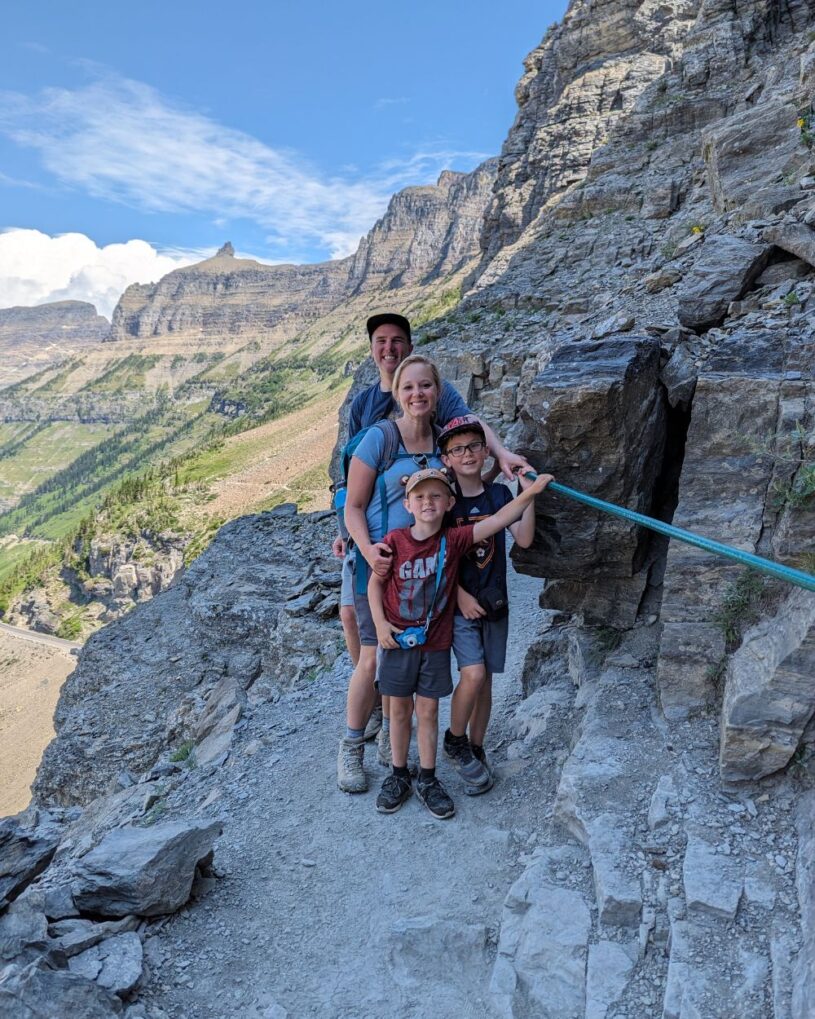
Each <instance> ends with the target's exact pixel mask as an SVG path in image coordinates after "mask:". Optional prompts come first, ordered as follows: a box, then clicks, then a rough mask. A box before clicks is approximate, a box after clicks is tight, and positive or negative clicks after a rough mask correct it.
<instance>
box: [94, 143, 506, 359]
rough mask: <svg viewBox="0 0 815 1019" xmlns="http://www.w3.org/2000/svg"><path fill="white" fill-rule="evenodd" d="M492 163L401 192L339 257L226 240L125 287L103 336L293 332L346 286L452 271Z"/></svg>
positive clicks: (486, 189) (475, 221) (472, 233)
mask: <svg viewBox="0 0 815 1019" xmlns="http://www.w3.org/2000/svg"><path fill="white" fill-rule="evenodd" d="M495 172H496V165H495V161H494V160H488V161H487V162H486V163H484V164H482V165H481V166H479V167H478V168H477V169H476V170H474V171H473V172H472V173H467V174H464V173H454V172H451V171H445V172H444V173H443V174H442V175H441V176H440V178H439V180H438V182H437V183H436V184H435V185H428V186H426V187H415V188H406V189H405V190H404V191H400V192H399V193H398V194H396V195H394V197H393V198H392V199H391V201H390V204H389V205H388V209H387V211H386V212H385V215H384V216H383V217H382V218H381V219H380V220H379V221H378V222H377V223H376V224H375V225H374V226H373V228H372V229H371V230H370V231H369V233H368V234H367V235H366V236H365V237H363V238H362V240H361V241H360V245H359V248H358V249H357V252H356V254H354V255H352V256H349V257H348V258H345V259H339V260H336V261H332V262H321V263H317V264H314V265H262V264H261V263H259V262H255V261H253V260H251V259H239V258H235V257H234V251H233V250H232V246H231V245H225V246H224V247H223V248H222V249H221V250H220V251H219V252H218V254H217V255H216V256H215V257H214V258H210V259H207V260H206V261H204V262H199V263H198V264H197V265H194V266H189V267H187V268H184V269H177V270H175V271H174V272H172V273H170V274H169V275H168V276H165V277H164V278H163V279H162V280H160V281H159V282H158V283H154V284H151V285H149V286H143V285H139V284H136V285H134V286H131V287H128V289H127V290H126V291H125V293H124V294H123V295H122V297H121V299H120V301H119V303H118V305H117V306H116V308H115V309H114V312H113V321H112V324H111V330H110V338H111V340H121V339H124V338H127V337H140V338H148V337H151V336H153V337H155V336H162V335H167V334H180V335H185V336H187V337H191V338H197V339H199V340H201V339H212V338H213V337H216V338H217V337H223V336H227V335H230V336H233V337H234V336H246V337H247V338H256V337H258V336H262V335H263V334H264V333H269V332H271V331H277V332H278V333H280V334H281V335H284V336H292V335H294V334H295V333H296V332H297V330H298V328H302V327H303V325H304V324H305V323H308V322H310V321H313V320H314V319H317V318H319V317H320V316H321V315H325V314H326V313H327V312H329V311H331V309H333V308H336V307H337V306H338V305H339V304H340V303H341V302H342V301H344V300H347V299H348V298H349V297H351V295H352V294H356V293H365V292H369V291H370V292H374V291H377V290H381V289H385V288H394V289H398V288H400V287H402V286H405V285H408V284H420V283H422V282H427V281H430V280H432V279H435V278H438V277H440V276H441V277H443V276H447V275H451V274H452V273H454V272H456V271H458V270H459V269H461V268H462V267H463V266H465V265H466V264H467V263H468V262H470V261H471V260H472V259H473V258H474V257H475V256H476V255H477V254H478V244H479V233H480V224H481V220H482V217H483V213H484V208H485V207H486V204H487V202H488V201H489V199H490V194H491V187H492V183H493V181H494V178H495Z"/></svg>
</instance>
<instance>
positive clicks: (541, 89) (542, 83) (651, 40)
mask: <svg viewBox="0 0 815 1019" xmlns="http://www.w3.org/2000/svg"><path fill="white" fill-rule="evenodd" d="M698 7H699V4H698V2H697V0H676V2H673V3H670V4H668V5H664V6H662V7H655V6H653V5H651V4H648V3H641V2H634V3H631V2H627V0H611V2H610V3H606V4H604V5H603V12H602V16H601V17H598V11H597V10H596V8H595V7H594V6H592V5H590V4H583V3H573V4H571V5H570V7H569V9H568V10H567V12H566V14H565V16H564V18H563V21H562V22H561V24H559V25H556V26H553V27H552V28H551V29H550V30H549V31H548V32H547V34H546V36H545V38H544V39H543V42H542V43H541V44H540V46H538V48H537V49H535V50H533V51H532V52H531V53H530V54H529V56H528V57H527V58H526V60H525V61H524V67H525V69H526V73H525V74H524V76H523V78H522V79H521V81H520V83H519V84H518V86H517V88H516V90H515V95H516V99H517V101H518V115H517V117H516V120H515V123H514V125H513V126H512V129H511V130H510V132H509V135H508V136H507V139H506V141H505V142H504V146H503V149H502V151H501V160H500V164H499V174H498V181H497V183H496V188H495V197H494V199H493V201H492V203H491V204H490V207H489V209H488V210H487V214H486V217H485V220H484V233H483V237H482V245H483V249H484V252H485V254H486V255H487V257H490V256H492V255H495V254H496V253H497V252H498V251H499V250H500V249H501V248H502V247H506V246H507V245H509V244H512V243H513V242H514V241H515V240H517V239H518V237H519V236H520V234H521V232H522V231H523V230H524V229H525V228H526V227H527V226H529V224H530V223H532V222H533V221H534V220H535V218H536V217H537V216H538V215H539V214H540V213H541V212H542V211H543V210H544V209H546V207H547V203H548V202H549V201H550V200H551V199H555V198H557V197H558V196H559V195H562V194H563V193H564V192H565V191H566V190H567V189H569V188H570V187H573V186H574V185H575V184H578V183H580V182H581V181H582V180H583V179H584V178H585V176H586V172H587V170H588V166H589V162H590V160H591V159H592V156H593V155H594V154H595V153H596V152H597V151H598V150H599V149H601V147H602V145H603V143H604V142H605V141H606V139H607V138H608V136H609V134H610V132H611V130H612V129H613V127H614V125H615V123H616V122H617V121H619V120H622V119H623V118H624V117H625V116H626V114H630V113H631V112H632V110H633V109H634V107H635V104H636V102H637V99H638V98H639V97H640V95H641V94H642V92H643V91H644V90H645V88H646V87H647V86H648V85H649V84H651V83H652V82H654V81H656V80H657V79H658V78H659V77H660V76H661V75H663V73H664V72H665V71H666V70H667V68H668V66H669V62H670V59H669V58H672V57H674V56H676V55H677V54H678V53H679V52H680V44H681V41H682V39H683V38H684V36H685V35H686V33H687V31H688V29H689V28H690V27H691V25H692V24H693V18H694V16H695V14H696V11H697V9H698Z"/></svg>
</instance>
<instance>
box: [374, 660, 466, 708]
mask: <svg viewBox="0 0 815 1019" xmlns="http://www.w3.org/2000/svg"><path fill="white" fill-rule="evenodd" d="M376 685H377V687H378V689H379V692H380V693H381V694H384V696H385V697H412V696H413V694H418V695H419V696H420V697H431V698H432V699H433V700H436V701H437V700H438V699H439V698H440V697H447V696H448V695H449V694H451V693H452V692H453V679H452V676H451V675H450V651H449V649H448V650H447V651H425V649H424V648H423V647H412V648H397V649H396V650H391V649H389V648H382V650H381V651H380V652H379V667H378V668H377V670H376Z"/></svg>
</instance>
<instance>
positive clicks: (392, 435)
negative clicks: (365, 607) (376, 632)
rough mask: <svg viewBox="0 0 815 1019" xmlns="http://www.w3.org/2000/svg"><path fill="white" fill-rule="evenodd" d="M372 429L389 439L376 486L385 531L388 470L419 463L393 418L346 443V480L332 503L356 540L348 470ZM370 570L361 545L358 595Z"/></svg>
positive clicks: (334, 488)
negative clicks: (348, 506)
mask: <svg viewBox="0 0 815 1019" xmlns="http://www.w3.org/2000/svg"><path fill="white" fill-rule="evenodd" d="M372 428H378V429H379V430H380V431H381V432H382V434H383V436H384V438H385V448H384V450H383V451H382V457H381V458H380V460H379V463H378V464H377V467H376V488H377V491H378V493H379V507H380V511H381V513H382V533H383V534H387V533H388V530H389V528H388V488H387V485H386V484H385V472H386V471H388V470H389V469H390V468H391V467H392V466H393V465H394V464H395V463H396V461H397V460H411V461H413V462H414V463H415V457H416V456H417V454H416V453H408V452H407V451H406V450H404V449H400V446H401V444H402V436H401V434H400V433H399V429H398V428H397V427H396V422H395V421H391V420H390V419H389V418H388V419H385V420H384V421H377V422H376V423H375V424H373V425H369V426H368V427H367V428H362V429H360V431H358V432H357V433H356V435H353V436H352V437H351V438H350V439H349V440H348V442H347V443H346V445H345V448H344V449H343V451H342V480H341V481H339V482H337V484H336V485H332V486H331V491H332V492H333V498H332V500H331V505H332V507H333V509H334V511H335V512H336V514H337V524H338V526H339V529H340V535H341V536H342V538H343V540H344V541H346V542H348V541H351V542H353V539H352V538H351V536H350V535H349V533H348V528H347V527H346V525H345V500H346V498H347V495H348V470H349V468H350V466H351V457H352V456H353V455H354V451H355V450H356V448H357V447H358V446H359V444H360V442H362V440H363V438H364V437H365V436H366V435H367V433H368V432H369V431H370V430H371V429H372ZM437 433H438V429H437V428H436V426H435V425H434V426H433V435H434V438H435V436H436V435H437ZM369 573H370V567H369V566H368V563H367V561H366V559H365V557H364V556H363V555H362V553H361V552H360V550H359V548H357V549H356V592H357V594H365V593H366V592H367V590H368V576H369Z"/></svg>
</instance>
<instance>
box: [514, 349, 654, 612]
mask: <svg viewBox="0 0 815 1019" xmlns="http://www.w3.org/2000/svg"><path fill="white" fill-rule="evenodd" d="M659 361H660V351H659V343H658V342H657V341H656V340H654V339H653V338H651V337H644V336H637V335H627V336H626V337H624V338H622V337H611V338H608V339H602V340H586V341H581V342H572V343H567V344H564V345H562V346H560V347H559V348H558V349H557V350H556V351H555V353H554V354H553V356H552V358H551V360H550V361H549V363H548V365H547V366H546V367H545V368H544V370H543V371H542V372H540V374H539V375H537V376H536V377H535V378H534V380H533V381H532V383H531V385H530V386H529V388H528V390H527V392H526V393H525V397H524V401H523V409H522V411H521V420H522V423H523V435H522V441H521V446H522V447H523V450H524V452H525V453H526V454H527V456H528V457H529V458H530V462H531V463H533V464H534V465H535V467H537V468H538V469H541V470H542V469H545V470H547V471H549V472H551V473H552V474H554V475H555V478H556V479H557V480H558V481H560V482H562V483H564V484H566V485H569V486H570V487H573V488H576V489H579V490H581V491H583V492H587V493H588V494H590V495H594V496H597V497H598V498H601V499H605V500H608V501H610V502H614V503H617V504H618V505H621V506H626V507H628V508H629V509H633V510H637V511H639V512H641V513H648V512H649V511H650V508H651V502H652V499H653V494H654V484H655V481H656V479H657V476H658V474H659V471H660V469H661V466H662V455H663V447H664V430H665V406H664V397H663V395H662V387H661V386H660V384H659V379H658V375H659ZM536 512H537V520H536V536H535V543H534V546H533V548H532V549H529V550H522V549H519V548H518V547H517V546H516V547H515V549H514V550H513V553H512V557H513V560H514V561H515V562H516V563H520V564H523V565H522V568H523V570H524V572H528V573H533V574H535V575H536V576H542V577H547V578H550V579H563V580H564V581H566V582H568V583H570V584H573V583H575V582H577V583H590V584H593V585H597V586H602V585H604V584H606V585H607V584H608V583H610V582H614V581H619V580H626V579H630V578H631V577H632V576H633V575H634V574H635V573H637V572H638V571H639V570H640V567H641V566H642V564H643V561H644V558H645V554H646V548H647V540H648V539H647V537H646V536H645V535H643V533H642V531H641V530H640V529H639V528H638V527H637V526H636V525H634V524H630V523H628V522H626V521H623V520H619V519H618V518H616V517H611V516H609V515H607V514H603V513H599V512H598V511H596V510H593V509H591V508H589V507H587V506H584V505H582V504H580V503H577V502H574V501H572V500H570V499H568V498H565V497H564V496H560V495H555V494H549V493H546V492H544V493H543V495H542V496H540V497H539V498H538V500H537V504H536ZM551 607H560V606H554V605H552V606H551ZM569 608H571V606H569Z"/></svg>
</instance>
